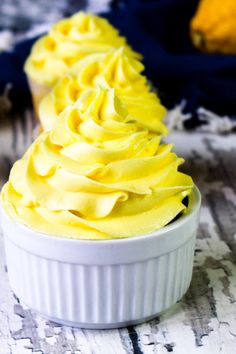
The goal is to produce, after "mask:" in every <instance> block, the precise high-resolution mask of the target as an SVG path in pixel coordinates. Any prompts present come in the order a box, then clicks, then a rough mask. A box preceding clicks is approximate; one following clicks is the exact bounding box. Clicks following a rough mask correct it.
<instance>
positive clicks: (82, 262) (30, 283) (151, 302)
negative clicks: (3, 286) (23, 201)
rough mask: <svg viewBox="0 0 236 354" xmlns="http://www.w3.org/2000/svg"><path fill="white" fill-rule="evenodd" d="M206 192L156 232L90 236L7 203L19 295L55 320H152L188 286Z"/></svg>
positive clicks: (94, 323) (95, 324) (11, 265)
mask: <svg viewBox="0 0 236 354" xmlns="http://www.w3.org/2000/svg"><path fill="white" fill-rule="evenodd" d="M199 209H200V193H199V191H198V189H197V188H196V187H195V188H194V190H193V193H192V194H191V196H190V198H189V205H188V208H187V211H186V212H185V213H184V214H183V215H181V216H180V217H179V218H178V219H177V220H176V221H174V222H172V223H171V224H169V225H168V226H166V227H164V228H162V229H161V230H159V231H156V232H154V233H152V234H147V235H143V236H137V237H133V238H127V239H115V240H105V241H97V240H96V241H84V240H75V239H68V238H62V237H56V236H49V235H45V234H41V233H39V232H35V231H33V230H31V229H29V228H27V227H25V226H23V225H20V224H18V223H14V221H12V220H11V219H10V218H9V217H8V216H7V214H6V213H5V212H4V211H3V209H1V213H0V216H1V225H2V228H3V231H4V239H5V248H6V257H7V266H8V274H9V278H10V284H11V286H12V288H13V290H14V292H15V294H16V295H17V296H18V297H19V299H20V300H21V301H22V302H23V303H24V304H26V305H27V306H29V307H30V308H32V309H34V310H35V311H37V312H39V313H40V314H41V315H43V316H44V317H46V318H48V319H50V320H53V321H55V322H58V323H61V324H64V325H70V326H77V327H82V328H93V329H95V328H117V327H123V326H127V325H131V324H137V323H140V322H143V321H145V320H147V319H151V318H153V317H155V316H156V315H157V314H159V313H160V312H161V311H163V310H164V309H166V308H168V307H170V306H171V305H173V304H174V303H175V302H176V301H178V300H179V299H180V298H181V297H182V296H183V295H184V294H185V292H186V291H187V289H188V287H189V284H190V281H191V277H192V268H193V255H194V246H195V237H196V231H197V226H198V221H199Z"/></svg>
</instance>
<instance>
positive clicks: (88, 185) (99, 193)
mask: <svg viewBox="0 0 236 354" xmlns="http://www.w3.org/2000/svg"><path fill="white" fill-rule="evenodd" d="M150 124H151V123H150ZM171 148H172V146H171V145H163V144H160V136H159V135H157V134H156V133H155V126H154V128H153V129H151V127H150V129H149V128H148V127H147V126H146V125H145V124H144V122H143V121H142V120H141V119H140V120H138V119H136V118H134V117H132V116H131V115H130V113H129V109H128V107H126V106H125V104H124V103H122V102H121V101H120V100H119V98H117V97H116V95H115V92H114V90H110V89H109V90H107V89H105V88H102V87H99V88H97V89H95V90H89V91H87V92H85V93H83V94H82V95H81V97H80V98H79V99H78V100H77V101H76V102H75V103H74V104H72V105H70V106H68V107H67V108H66V109H65V110H64V111H63V112H62V113H61V114H60V116H59V117H58V119H57V121H56V123H55V124H54V125H53V128H52V130H51V131H48V132H44V133H42V134H41V135H40V136H39V137H38V138H37V140H36V141H35V142H34V143H33V144H32V146H31V147H30V148H29V150H28V151H27V152H26V154H25V156H24V157H23V158H22V159H21V160H19V161H18V162H16V163H15V165H14V166H13V168H12V171H11V174H10V179H9V182H8V183H7V184H6V185H5V186H4V188H3V191H2V194H1V199H2V203H3V206H4V208H5V209H6V211H7V212H8V213H9V214H10V215H11V216H12V217H13V218H14V219H16V220H17V221H19V222H21V223H23V224H25V225H27V226H29V227H31V228H33V229H35V230H37V231H41V232H45V233H48V234H52V235H57V236H64V237H72V238H80V239H106V238H108V239H110V238H119V237H132V236H136V235H140V234H144V233H149V232H152V231H154V230H157V229H159V228H160V227H163V226H165V225H166V224H167V223H169V222H170V221H171V220H173V219H174V218H175V216H176V215H178V214H179V213H180V212H181V211H183V210H184V209H185V206H184V205H183V204H182V199H183V198H184V197H185V196H186V195H188V194H189V193H190V191H191V188H192V185H193V183H192V180H191V178H190V177H189V176H187V175H185V174H183V173H180V172H179V171H178V166H179V165H180V164H181V163H182V162H183V160H182V159H180V158H178V157H177V156H176V154H174V153H173V152H171Z"/></svg>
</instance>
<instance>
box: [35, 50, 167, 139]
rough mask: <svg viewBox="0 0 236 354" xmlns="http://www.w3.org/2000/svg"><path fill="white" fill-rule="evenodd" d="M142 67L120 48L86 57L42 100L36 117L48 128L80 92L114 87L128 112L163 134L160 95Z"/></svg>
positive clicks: (163, 111) (163, 110) (163, 109)
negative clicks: (149, 83) (151, 89)
mask: <svg viewBox="0 0 236 354" xmlns="http://www.w3.org/2000/svg"><path fill="white" fill-rule="evenodd" d="M143 69H144V67H143V65H142V64H141V63H140V62H139V61H137V60H135V59H133V58H130V57H129V56H127V55H126V53H125V51H124V49H123V48H120V49H117V50H115V51H112V52H110V53H108V54H92V55H90V56H87V57H86V58H84V59H82V60H81V61H79V62H78V64H77V65H76V66H75V67H74V68H73V71H72V72H71V73H70V74H68V75H66V76H65V77H64V78H63V79H61V80H60V81H59V82H58V83H57V84H56V86H55V87H54V88H53V89H52V91H51V92H50V93H49V94H48V95H47V96H45V98H44V99H43V100H42V102H41V104H40V107H39V117H40V121H41V123H42V126H43V129H45V130H49V129H51V128H52V126H53V124H54V122H55V120H56V118H57V117H58V115H59V114H60V113H61V112H62V111H63V110H64V109H65V108H66V107H67V106H68V105H70V104H73V103H74V102H75V101H76V100H77V99H78V98H79V97H80V95H81V93H82V92H84V91H85V90H87V89H89V88H93V87H97V86H99V85H102V86H103V87H104V86H105V87H107V88H109V87H112V88H115V90H116V95H117V96H118V97H119V98H120V99H121V100H122V101H123V102H124V103H125V105H126V106H127V108H128V110H129V113H130V115H132V116H133V117H135V118H139V120H144V123H145V124H146V126H149V124H151V125H152V124H155V126H156V128H155V132H156V133H160V134H163V135H166V134H167V128H166V126H165V125H164V124H163V123H162V119H163V117H164V116H165V114H166V110H165V108H164V107H163V106H162V105H161V103H160V100H159V98H158V97H157V96H156V95H155V94H154V93H151V92H150V88H149V86H148V83H147V79H146V78H145V76H143V75H141V72H142V71H143ZM154 121H155V123H154Z"/></svg>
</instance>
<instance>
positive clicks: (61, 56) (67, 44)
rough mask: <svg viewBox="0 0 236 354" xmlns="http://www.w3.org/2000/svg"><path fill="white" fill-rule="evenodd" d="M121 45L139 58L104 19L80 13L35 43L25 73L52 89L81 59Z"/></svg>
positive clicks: (61, 22)
mask: <svg viewBox="0 0 236 354" xmlns="http://www.w3.org/2000/svg"><path fill="white" fill-rule="evenodd" d="M121 46H124V48H125V51H126V52H127V54H128V55H131V56H133V57H137V58H140V57H141V56H140V55H139V54H138V53H135V52H134V51H133V50H132V49H131V48H130V46H129V45H128V44H127V42H126V39H125V38H124V37H121V36H120V35H119V32H118V30H117V29H115V28H114V27H113V26H112V25H111V24H110V23H109V22H108V21H107V20H106V19H104V18H101V17H99V16H95V15H92V14H88V13H84V12H82V11H81V12H78V13H77V14H75V15H73V16H72V17H70V18H66V19H63V20H61V21H59V22H57V23H56V24H54V25H53V26H52V27H51V29H50V30H49V33H48V34H47V35H45V36H43V37H41V38H40V39H39V40H37V42H36V43H35V44H34V46H33V48H32V50H31V54H30V56H29V57H28V59H27V61H26V63H25V71H26V73H27V75H28V76H29V77H30V78H31V80H34V81H36V82H37V83H38V84H44V85H47V86H49V87H52V86H53V85H54V84H55V82H57V80H58V79H59V78H60V77H63V76H64V75H65V74H66V73H67V72H68V70H69V69H70V68H71V67H72V66H73V65H74V64H75V63H76V62H78V61H79V60H80V59H81V58H83V57H85V56H87V55H90V54H92V53H106V52H108V51H110V50H112V49H114V48H119V47H121Z"/></svg>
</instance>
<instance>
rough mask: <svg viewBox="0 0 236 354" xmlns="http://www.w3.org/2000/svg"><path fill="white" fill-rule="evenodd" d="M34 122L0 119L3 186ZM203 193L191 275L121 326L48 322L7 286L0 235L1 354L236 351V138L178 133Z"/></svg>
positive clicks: (181, 148) (205, 353) (177, 140)
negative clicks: (162, 304) (166, 301)
mask: <svg viewBox="0 0 236 354" xmlns="http://www.w3.org/2000/svg"><path fill="white" fill-rule="evenodd" d="M34 124H35V123H34V121H33V118H32V115H31V114H30V112H29V114H26V117H25V119H24V121H23V122H21V121H20V120H16V121H13V120H11V119H8V120H7V119H5V120H3V121H1V120H0V183H1V184H2V183H3V182H4V181H5V180H6V179H7V177H8V173H9V169H10V167H11V165H12V163H13V161H14V160H16V159H17V158H19V157H20V156H21V155H22V153H23V152H24V151H25V149H26V146H28V145H29V144H30V141H31V140H32V138H33V126H34ZM168 140H169V141H171V142H175V144H176V146H175V150H176V151H177V152H178V154H180V155H182V156H183V157H185V159H186V163H185V165H184V170H185V171H186V172H188V173H189V174H191V175H192V176H193V178H194V180H195V182H196V184H197V185H198V186H199V188H200V190H201V192H202V195H203V205H202V212H201V223H200V228H199V232H198V239H197V243H196V252H195V254H196V255H195V265H194V272H193V279H192V283H191V286H190V289H189V290H188V292H187V294H186V295H185V297H184V298H183V299H182V300H181V301H180V302H179V303H177V304H176V305H174V306H173V307H172V308H171V309H169V310H168V311H166V312H165V313H163V314H162V315H161V316H160V317H158V318H156V319H155V320H152V321H150V322H147V323H144V324H142V325H138V326H134V327H129V328H123V329H119V330H99V331H95V330H83V329H75V328H69V327H62V326H60V325H58V324H55V323H52V322H48V321H46V320H44V319H42V318H41V317H40V316H38V315H36V314H34V313H33V312H31V311H30V310H29V309H27V308H25V307H24V306H22V305H21V304H20V302H19V300H18V299H17V298H16V297H15V295H14V294H13V292H12V290H11V289H10V286H9V283H8V276H7V268H6V265H5V260H4V248H3V239H2V237H0V354H29V353H38V354H39V353H43V354H62V353H63V354H78V353H82V354H113V353H114V354H115V353H116V354H123V353H124V354H125V353H128V354H130V353H137V354H142V353H145V354H151V353H171V352H172V353H174V354H185V353H186V354H190V353H191V354H197V353H199V354H211V353H212V354H217V353H221V354H233V353H236V135H233V134H231V135H227V136H215V135H210V134H203V133H202V134H200V133H196V132H195V133H189V132H181V133H180V132H179V133H177V132H176V133H172V134H171V136H170V137H169V138H168Z"/></svg>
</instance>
